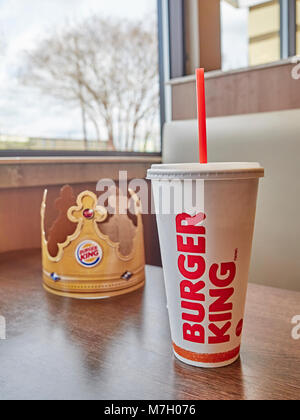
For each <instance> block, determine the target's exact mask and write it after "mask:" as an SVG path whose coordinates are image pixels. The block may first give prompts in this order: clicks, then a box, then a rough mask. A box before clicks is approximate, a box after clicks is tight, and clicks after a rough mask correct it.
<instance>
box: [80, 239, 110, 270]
mask: <svg viewBox="0 0 300 420" xmlns="http://www.w3.org/2000/svg"><path fill="white" fill-rule="evenodd" d="M75 256H76V260H77V262H78V263H79V264H80V265H82V266H83V267H86V268H93V267H96V265H98V264H99V263H100V262H101V261H102V258H103V251H102V248H101V246H100V245H99V244H97V242H94V241H84V242H81V244H79V245H78V247H77V248H76V255H75Z"/></svg>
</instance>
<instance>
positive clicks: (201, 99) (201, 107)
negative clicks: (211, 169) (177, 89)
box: [196, 69, 207, 163]
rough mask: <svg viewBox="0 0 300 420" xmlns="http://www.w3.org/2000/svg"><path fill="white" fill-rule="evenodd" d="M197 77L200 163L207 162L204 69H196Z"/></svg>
mask: <svg viewBox="0 0 300 420" xmlns="http://www.w3.org/2000/svg"><path fill="white" fill-rule="evenodd" d="M196 79H197V103H198V124H199V149H200V163H207V134H206V107H205V83H204V69H197V70H196Z"/></svg>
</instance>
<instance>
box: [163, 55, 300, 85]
mask: <svg viewBox="0 0 300 420" xmlns="http://www.w3.org/2000/svg"><path fill="white" fill-rule="evenodd" d="M299 61H300V58H299V57H298V56H295V57H290V58H288V59H286V60H279V61H274V62H273V63H268V64H261V65H259V66H251V67H244V68H240V69H235V70H228V71H222V70H217V71H210V72H207V73H205V78H206V79H217V78H220V77H226V76H232V75H235V74H236V75H237V74H242V73H250V72H253V71H257V70H266V69H272V68H274V67H279V66H286V65H290V64H295V63H298V62H299ZM190 82H196V76H195V75H193V74H192V75H189V76H184V77H179V78H176V79H171V80H169V81H168V82H166V85H169V86H170V85H171V86H176V85H181V84H185V83H190Z"/></svg>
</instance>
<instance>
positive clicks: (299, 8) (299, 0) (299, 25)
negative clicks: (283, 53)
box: [296, 0, 300, 55]
mask: <svg viewBox="0 0 300 420" xmlns="http://www.w3.org/2000/svg"><path fill="white" fill-rule="evenodd" d="M296 22H297V55H300V0H297V20H296Z"/></svg>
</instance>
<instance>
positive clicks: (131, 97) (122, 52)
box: [0, 0, 161, 154]
mask: <svg viewBox="0 0 300 420" xmlns="http://www.w3.org/2000/svg"><path fill="white" fill-rule="evenodd" d="M0 56H1V60H0V154H1V150H5V149H18V150H19V149H24V150H25V149H27V150H28V149H29V150H43V151H45V150H52V151H53V150H54V151H58V152H59V151H69V152H71V151H83V152H84V151H95V152H100V151H107V152H113V151H120V152H160V149H161V140H160V130H161V128H160V118H159V75H158V40H157V12H156V0H126V2H125V1H124V0H109V1H103V0H101V1H100V0H85V1H82V0H43V1H42V2H41V1H39V0H26V1H14V0H4V1H3V0H0Z"/></svg>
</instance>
